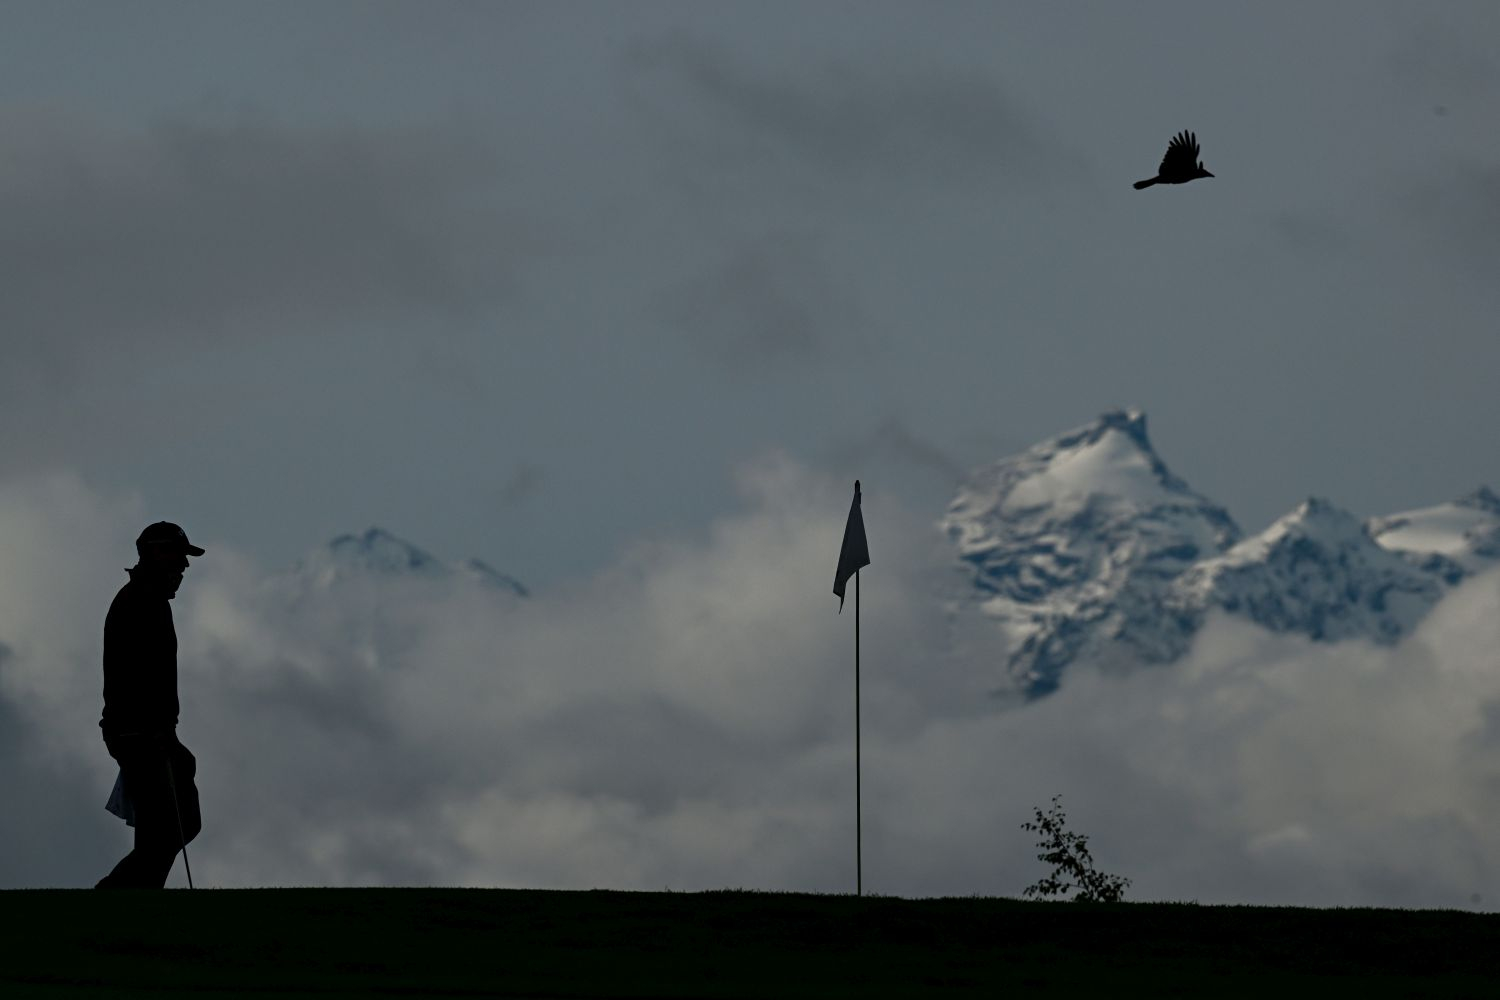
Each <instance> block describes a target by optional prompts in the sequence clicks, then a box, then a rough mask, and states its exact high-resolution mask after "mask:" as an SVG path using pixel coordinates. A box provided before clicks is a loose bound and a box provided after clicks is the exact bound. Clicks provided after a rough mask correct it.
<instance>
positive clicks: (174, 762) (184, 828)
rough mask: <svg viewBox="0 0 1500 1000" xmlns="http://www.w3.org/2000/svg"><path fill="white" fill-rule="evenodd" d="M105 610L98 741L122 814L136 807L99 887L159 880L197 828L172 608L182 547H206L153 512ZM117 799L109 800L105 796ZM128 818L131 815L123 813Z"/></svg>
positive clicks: (150, 884) (182, 567)
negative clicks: (126, 849) (125, 846)
mask: <svg viewBox="0 0 1500 1000" xmlns="http://www.w3.org/2000/svg"><path fill="white" fill-rule="evenodd" d="M135 550H136V553H137V554H138V556H139V557H140V558H139V560H138V561H137V562H136V564H135V566H134V567H132V568H131V569H128V570H126V571H125V572H127V573H129V574H130V582H129V583H127V584H125V586H123V587H121V588H120V592H119V593H118V594H116V595H115V599H114V603H112V604H110V606H109V614H108V615H107V616H105V619H104V717H103V718H102V719H100V720H99V728H101V729H102V730H104V745H105V746H106V747H107V748H108V749H109V755H110V756H111V757H113V758H114V759H115V760H117V761H119V764H120V781H121V785H122V791H123V792H124V795H125V798H126V799H127V800H128V805H127V806H126V807H125V809H124V813H126V814H128V813H129V812H130V811H131V809H132V808H133V810H134V816H133V819H134V825H135V849H134V850H133V851H131V852H130V853H129V854H127V855H125V857H124V858H122V859H121V860H120V863H119V864H117V865H115V867H114V870H113V871H111V872H110V873H109V874H108V875H106V876H104V878H103V879H101V880H100V881H99V884H98V886H97V888H100V889H160V888H161V887H162V886H164V885H165V884H166V882H167V873H168V872H170V871H171V870H172V862H173V861H174V860H175V859H176V857H177V852H178V851H180V850H182V848H183V846H184V845H185V844H186V843H187V842H188V841H191V840H192V839H193V838H194V837H195V836H197V835H198V831H199V829H200V828H201V827H202V821H201V819H200V818H199V812H198V789H197V786H195V785H194V784H193V777H194V775H195V774H196V773H197V770H198V765H197V761H196V760H194V759H193V755H192V754H191V753H189V752H188V748H187V747H185V746H183V745H182V744H181V743H179V742H177V631H176V629H174V628H173V627H172V608H171V606H170V605H169V604H168V603H167V602H168V601H170V600H171V599H172V598H173V597H176V596H177V588H178V587H179V586H181V585H182V574H183V573H184V571H186V570H187V568H188V558H187V557H188V556H201V555H202V554H203V550H202V549H200V548H198V547H197V546H196V545H194V544H192V543H191V542H189V541H188V537H187V535H186V534H185V533H184V532H183V530H182V529H181V528H179V527H178V526H177V525H175V524H172V523H170V522H168V521H158V522H156V523H155V524H153V525H150V526H149V527H147V528H146V530H145V531H142V532H141V536H140V537H139V538H137V539H136V540H135ZM111 804H112V805H113V804H114V800H113V799H112V800H111ZM127 821H128V820H127Z"/></svg>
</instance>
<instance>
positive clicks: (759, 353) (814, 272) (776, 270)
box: [654, 231, 859, 372]
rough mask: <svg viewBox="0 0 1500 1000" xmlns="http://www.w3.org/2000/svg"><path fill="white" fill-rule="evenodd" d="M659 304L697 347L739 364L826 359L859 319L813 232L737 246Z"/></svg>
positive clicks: (757, 367)
mask: <svg viewBox="0 0 1500 1000" xmlns="http://www.w3.org/2000/svg"><path fill="white" fill-rule="evenodd" d="M654 312H655V313H656V314H657V315H659V316H660V317H661V318H662V319H664V320H666V321H667V322H668V323H670V324H671V325H672V326H674V327H676V328H677V329H678V330H679V331H681V332H682V334H683V335H684V338H685V340H686V341H687V342H688V343H689V344H690V346H692V347H693V348H694V349H696V350H698V351H699V352H702V353H705V354H707V355H708V356H709V357H711V358H714V359H716V360H718V361H720V362H721V363H723V364H724V365H725V366H727V367H729V368H730V369H731V370H733V371H736V372H744V371H747V370H748V371H757V372H765V371H768V370H773V371H774V370H779V369H781V368H784V367H786V366H789V365H796V364H805V363H808V362H810V361H818V360H822V359H823V357H824V355H825V354H826V351H827V349H828V343H829V341H830V339H836V338H837V336H838V335H839V334H842V333H847V332H848V331H850V330H853V329H857V327H858V319H859V316H858V309H857V308H856V307H855V306H854V305H853V304H852V302H851V300H850V298H849V296H848V295H847V293H845V292H843V291H841V290H840V289H839V287H838V285H837V282H836V281H835V280H834V279H833V277H832V275H831V274H830V272H829V268H828V266H827V264H826V263H825V262H824V260H823V258H822V255H821V253H820V252H819V247H818V241H817V239H816V238H815V237H813V236H811V235H809V234H806V233H797V232H792V231H778V232H773V233H767V234H764V235H762V236H760V237H758V238H756V239H753V240H748V241H745V242H742V243H740V244H739V245H738V246H735V247H733V248H732V249H731V250H730V251H729V252H728V253H727V254H726V255H725V256H724V258H723V259H722V260H720V261H717V262H715V264H714V265H713V266H712V267H711V268H710V269H708V270H706V271H704V272H702V273H700V274H698V275H697V276H695V277H693V278H691V279H689V280H687V281H685V282H682V283H680V284H678V285H676V286H675V287H673V288H671V289H669V290H668V291H666V292H664V293H662V294H660V295H658V296H657V298H656V302H655V306H654Z"/></svg>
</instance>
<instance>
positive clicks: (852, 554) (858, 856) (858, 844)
mask: <svg viewBox="0 0 1500 1000" xmlns="http://www.w3.org/2000/svg"><path fill="white" fill-rule="evenodd" d="M868 565H870V546H869V543H868V542H867V541H866V540H865V518H864V515H863V514H862V513H860V509H859V480H858V479H856V480H855V481H854V500H853V501H852V502H851V503H850V504H849V520H848V521H847V522H845V524H844V541H843V543H842V544H841V545H840V546H839V568H838V571H837V572H836V573H834V575H833V592H834V593H835V594H837V595H838V599H839V610H840V611H843V610H844V587H845V585H846V584H847V583H848V582H849V578H850V577H851V576H852V577H854V894H855V895H856V896H863V895H864V894H865V863H864V825H863V824H864V816H863V813H864V802H863V801H862V798H863V791H862V789H861V788H860V745H859V568H860V567H861V566H868Z"/></svg>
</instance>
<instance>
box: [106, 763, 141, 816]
mask: <svg viewBox="0 0 1500 1000" xmlns="http://www.w3.org/2000/svg"><path fill="white" fill-rule="evenodd" d="M104 808H105V809H107V810H109V811H110V812H112V813H114V814H115V815H116V816H118V817H120V818H121V819H123V820H124V821H125V825H126V826H135V803H134V802H132V801H131V799H130V795H129V793H127V792H126V791H125V772H124V771H121V772H120V773H119V774H117V775H115V787H114V790H113V791H111V792H110V793H109V801H108V802H106V803H104Z"/></svg>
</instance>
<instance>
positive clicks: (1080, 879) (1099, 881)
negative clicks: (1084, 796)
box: [1021, 795, 1130, 903]
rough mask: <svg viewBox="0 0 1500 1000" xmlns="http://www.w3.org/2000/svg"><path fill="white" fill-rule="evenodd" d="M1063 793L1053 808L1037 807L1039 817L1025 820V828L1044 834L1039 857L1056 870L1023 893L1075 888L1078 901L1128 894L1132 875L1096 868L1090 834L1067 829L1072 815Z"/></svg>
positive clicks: (1046, 894) (1113, 898)
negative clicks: (1062, 802) (1064, 805)
mask: <svg viewBox="0 0 1500 1000" xmlns="http://www.w3.org/2000/svg"><path fill="white" fill-rule="evenodd" d="M1061 798H1062V796H1061V795H1054V796H1052V808H1051V809H1049V810H1047V811H1046V812H1045V813H1044V812H1042V810H1041V809H1040V808H1037V809H1036V818H1035V819H1032V820H1030V821H1029V822H1026V823H1022V824H1021V829H1023V830H1027V831H1030V832H1031V833H1037V834H1041V839H1040V840H1038V841H1037V842H1036V846H1037V847H1039V848H1040V849H1041V850H1040V852H1039V853H1038V854H1037V860H1038V861H1041V862H1043V863H1045V864H1049V865H1051V866H1052V874H1050V875H1048V876H1047V877H1046V878H1044V879H1041V880H1040V881H1038V882H1037V883H1036V884H1035V885H1030V886H1027V887H1026V889H1025V891H1024V892H1022V895H1023V896H1025V897H1026V898H1028V899H1030V898H1032V897H1033V896H1039V897H1042V898H1044V899H1045V898H1050V897H1052V896H1065V895H1067V894H1068V893H1069V892H1073V893H1074V895H1073V902H1075V903H1118V902H1120V901H1121V900H1122V899H1124V898H1125V887H1126V886H1128V885H1130V879H1128V878H1122V877H1121V876H1119V875H1106V874H1104V873H1103V872H1099V871H1095V870H1094V858H1093V855H1091V854H1089V838H1087V837H1085V836H1083V835H1082V834H1078V833H1073V832H1072V831H1070V830H1068V829H1065V827H1066V824H1067V820H1068V817H1067V815H1066V814H1065V813H1064V812H1063V809H1062V806H1061V805H1060V804H1059V803H1058V800H1059V799H1061Z"/></svg>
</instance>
